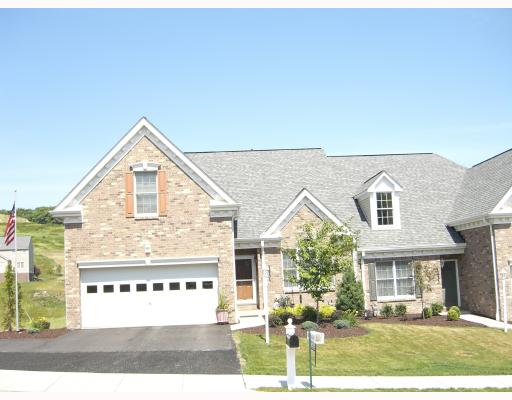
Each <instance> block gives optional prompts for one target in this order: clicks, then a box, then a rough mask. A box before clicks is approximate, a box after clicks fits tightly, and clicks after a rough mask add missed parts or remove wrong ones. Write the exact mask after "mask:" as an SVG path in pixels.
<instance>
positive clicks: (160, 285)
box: [153, 283, 164, 292]
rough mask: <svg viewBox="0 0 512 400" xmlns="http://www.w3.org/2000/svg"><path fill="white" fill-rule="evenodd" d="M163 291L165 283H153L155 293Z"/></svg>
mask: <svg viewBox="0 0 512 400" xmlns="http://www.w3.org/2000/svg"><path fill="white" fill-rule="evenodd" d="M162 290H164V284H163V283H153V292H161V291H162Z"/></svg>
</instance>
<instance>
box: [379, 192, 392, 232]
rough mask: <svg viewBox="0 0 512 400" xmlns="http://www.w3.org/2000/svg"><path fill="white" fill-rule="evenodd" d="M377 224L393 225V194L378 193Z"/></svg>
mask: <svg viewBox="0 0 512 400" xmlns="http://www.w3.org/2000/svg"><path fill="white" fill-rule="evenodd" d="M377 224H378V225H393V194H392V193H390V192H379V193H377Z"/></svg>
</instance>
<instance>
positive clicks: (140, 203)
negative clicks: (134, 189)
mask: <svg viewBox="0 0 512 400" xmlns="http://www.w3.org/2000/svg"><path fill="white" fill-rule="evenodd" d="M156 196H157V195H156V193H155V194H137V214H156Z"/></svg>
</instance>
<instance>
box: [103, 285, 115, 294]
mask: <svg viewBox="0 0 512 400" xmlns="http://www.w3.org/2000/svg"><path fill="white" fill-rule="evenodd" d="M103 293H114V285H103Z"/></svg>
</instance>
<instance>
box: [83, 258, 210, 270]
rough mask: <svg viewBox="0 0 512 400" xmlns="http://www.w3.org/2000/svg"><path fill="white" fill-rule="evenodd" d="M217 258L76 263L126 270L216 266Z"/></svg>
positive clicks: (87, 267) (90, 266)
mask: <svg viewBox="0 0 512 400" xmlns="http://www.w3.org/2000/svg"><path fill="white" fill-rule="evenodd" d="M218 262H219V257H217V256H202V257H171V258H140V259H131V260H87V261H77V266H78V268H79V269H91V268H127V267H151V266H166V265H191V264H217V263H218Z"/></svg>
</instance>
